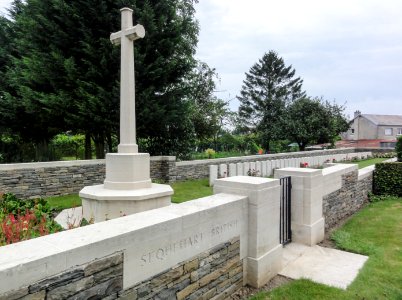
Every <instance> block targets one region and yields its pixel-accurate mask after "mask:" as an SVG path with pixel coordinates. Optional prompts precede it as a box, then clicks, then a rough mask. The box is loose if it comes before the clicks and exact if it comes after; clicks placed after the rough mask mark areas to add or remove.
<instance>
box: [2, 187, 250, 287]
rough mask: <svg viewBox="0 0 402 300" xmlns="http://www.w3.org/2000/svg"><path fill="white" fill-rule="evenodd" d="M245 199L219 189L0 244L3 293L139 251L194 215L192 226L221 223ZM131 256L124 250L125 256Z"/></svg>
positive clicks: (176, 230) (172, 232) (184, 225)
mask: <svg viewBox="0 0 402 300" xmlns="http://www.w3.org/2000/svg"><path fill="white" fill-rule="evenodd" d="M247 199H248V198H247V197H246V196H241V195H231V194H216V195H212V196H209V197H204V198H201V199H197V200H193V201H190V202H185V203H182V204H178V205H171V206H167V207H162V208H158V209H154V210H150V211H145V212H141V213H138V214H133V215H129V216H125V217H121V218H117V219H113V220H110V221H105V222H99V223H96V224H93V225H89V226H85V227H80V228H76V229H72V230H68V231H63V232H59V233H56V234H51V235H47V236H43V237H40V238H36V239H32V240H28V241H23V242H19V243H16V244H11V245H7V246H3V247H0V294H3V293H6V292H9V291H12V290H17V289H19V288H22V287H24V286H27V285H29V284H32V283H34V282H36V281H38V280H41V279H43V278H47V277H49V276H52V275H56V274H59V273H61V272H64V271H65V270H68V269H70V268H72V267H74V266H77V265H81V264H85V263H87V262H89V261H92V260H94V259H96V258H100V257H104V256H107V255H110V254H112V253H115V252H118V251H126V249H127V248H128V247H133V246H134V247H136V248H138V249H137V251H134V253H136V254H137V255H138V251H145V250H142V248H141V247H142V244H143V243H144V242H145V241H147V240H149V239H150V237H152V238H151V239H155V238H165V237H166V238H167V239H169V237H171V238H173V237H176V238H179V237H180V236H176V235H177V234H180V233H179V232H181V230H184V229H187V228H188V227H189V223H188V222H185V221H184V219H186V220H187V221H188V220H193V221H192V222H190V223H191V224H192V225H193V226H197V225H196V224H197V223H196V222H202V224H207V223H205V222H211V224H215V223H219V220H220V219H224V218H226V214H227V212H228V211H232V210H231V208H232V207H233V208H235V207H236V209H240V208H238V207H239V205H243V203H244V201H246V200H247ZM239 202H240V203H239ZM241 222H243V221H241ZM246 223H247V222H246ZM140 254H141V253H140ZM131 255H134V254H131ZM126 256H128V257H126ZM129 256H130V253H129V254H125V260H127V259H130V257H129ZM132 259H133V258H132Z"/></svg>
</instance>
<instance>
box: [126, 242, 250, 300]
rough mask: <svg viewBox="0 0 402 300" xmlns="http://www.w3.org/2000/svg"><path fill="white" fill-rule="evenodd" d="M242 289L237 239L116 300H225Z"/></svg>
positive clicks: (241, 267) (180, 265) (164, 273)
mask: <svg viewBox="0 0 402 300" xmlns="http://www.w3.org/2000/svg"><path fill="white" fill-rule="evenodd" d="M242 286H243V261H242V260H241V259H240V240H239V238H236V239H233V240H231V241H230V242H227V243H223V244H220V245H218V246H216V247H214V248H212V249H210V250H209V251H206V252H204V253H201V254H200V255H198V256H195V257H193V258H191V259H189V260H187V261H185V262H182V263H180V264H179V265H178V266H175V267H174V268H171V269H169V270H166V271H165V272H162V273H160V274H158V275H156V276H154V277H151V278H149V279H147V280H144V281H143V282H141V283H139V284H137V285H136V286H134V287H132V288H130V289H128V290H125V291H122V292H119V293H118V299H177V300H182V299H188V300H193V299H200V298H202V299H211V298H213V297H214V299H226V298H227V297H228V296H229V295H231V294H232V293H234V292H235V291H237V290H238V289H239V288H241V287H242Z"/></svg>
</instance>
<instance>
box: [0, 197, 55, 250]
mask: <svg viewBox="0 0 402 300" xmlns="http://www.w3.org/2000/svg"><path fill="white" fill-rule="evenodd" d="M61 230H62V227H61V226H60V225H59V224H57V223H56V222H55V221H54V220H53V217H52V209H51V208H50V205H49V203H48V202H47V201H46V200H45V199H35V200H21V199H18V198H16V197H15V196H14V195H13V194H4V195H3V196H2V199H1V200H0V246H4V245H8V244H13V243H17V242H19V241H23V240H28V239H31V238H35V237H38V236H43V235H47V234H50V233H55V232H58V231H61Z"/></svg>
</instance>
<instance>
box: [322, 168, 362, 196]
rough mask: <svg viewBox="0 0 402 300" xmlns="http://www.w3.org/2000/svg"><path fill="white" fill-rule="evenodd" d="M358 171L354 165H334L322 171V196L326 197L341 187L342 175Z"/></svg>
mask: <svg viewBox="0 0 402 300" xmlns="http://www.w3.org/2000/svg"><path fill="white" fill-rule="evenodd" d="M357 169H358V166H357V165H356V164H340V163H339V164H335V165H333V166H331V167H329V168H325V169H323V170H322V175H323V177H324V185H323V195H324V196H325V195H328V194H330V193H332V192H335V191H336V190H339V189H340V188H341V187H342V175H344V174H346V173H349V172H352V171H355V170H357Z"/></svg>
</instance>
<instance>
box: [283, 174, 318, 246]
mask: <svg viewBox="0 0 402 300" xmlns="http://www.w3.org/2000/svg"><path fill="white" fill-rule="evenodd" d="M285 176H291V177H292V192H291V196H292V205H291V215H292V217H291V227H292V240H293V241H294V242H296V243H301V244H305V245H308V246H313V245H316V244H317V243H319V242H321V241H322V240H323V239H324V230H325V222H324V218H323V213H322V198H323V175H322V170H321V169H318V170H317V169H308V168H284V169H278V170H276V171H275V178H281V177H285Z"/></svg>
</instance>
